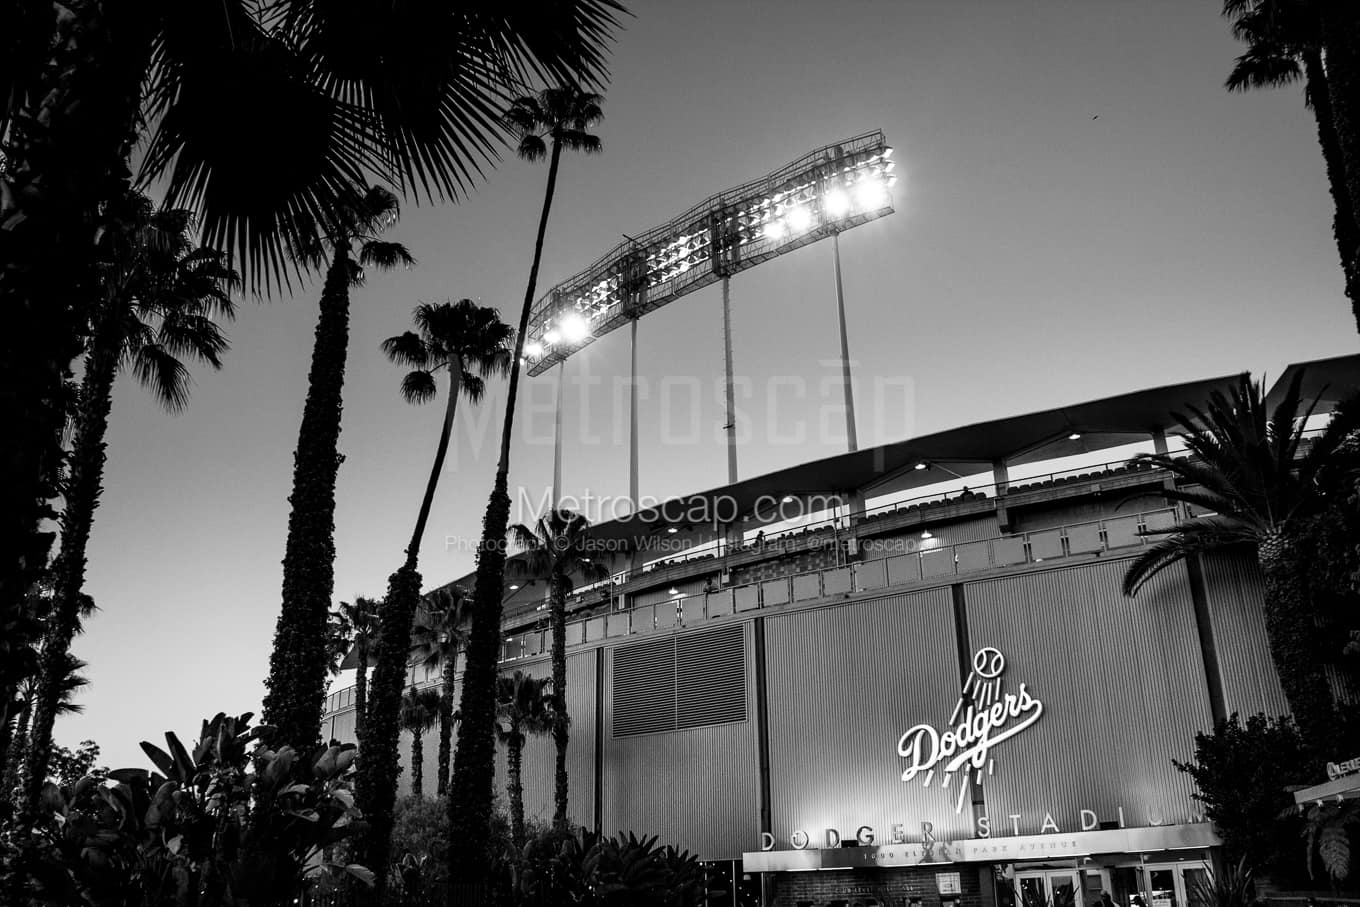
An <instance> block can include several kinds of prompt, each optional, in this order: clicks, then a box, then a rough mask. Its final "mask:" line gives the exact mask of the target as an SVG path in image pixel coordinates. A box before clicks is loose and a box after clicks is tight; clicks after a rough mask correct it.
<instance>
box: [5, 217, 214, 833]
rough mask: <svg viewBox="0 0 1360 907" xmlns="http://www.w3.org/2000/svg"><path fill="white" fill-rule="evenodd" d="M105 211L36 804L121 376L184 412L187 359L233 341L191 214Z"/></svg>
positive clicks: (37, 761)
mask: <svg viewBox="0 0 1360 907" xmlns="http://www.w3.org/2000/svg"><path fill="white" fill-rule="evenodd" d="M106 219H107V221H108V223H109V224H110V229H109V230H108V231H107V232H105V233H104V234H103V237H102V240H101V245H102V249H101V253H100V262H99V273H100V276H101V283H102V289H101V298H100V300H99V302H98V304H97V305H96V307H95V308H94V312H93V318H94V332H93V334H92V335H91V338H90V348H89V351H88V352H87V353H86V354H85V373H84V376H83V378H82V379H81V387H80V409H79V411H78V412H77V414H76V418H75V432H74V436H73V439H72V443H71V456H70V472H69V475H68V476H67V480H66V483H65V489H64V496H65V498H66V507H65V509H64V510H63V511H62V514H61V520H60V525H61V554H60V555H58V557H57V559H56V562H55V564H54V565H53V568H52V572H51V581H52V587H53V596H52V617H51V619H50V620H49V623H48V628H47V633H46V635H45V638H44V642H43V652H42V662H41V671H40V674H39V683H38V694H37V700H36V702H35V703H34V709H33V727H32V731H31V734H30V736H29V743H28V765H27V771H26V778H27V780H28V784H29V786H28V788H27V790H26V791H25V794H26V801H25V802H26V803H27V804H28V806H29V807H30V808H31V807H32V806H34V805H36V804H37V797H38V794H39V792H40V791H41V789H42V784H43V782H44V781H45V780H46V778H47V759H48V756H49V754H50V752H51V748H52V722H53V720H54V719H55V717H56V711H55V710H56V707H57V704H58V702H59V696H60V692H59V686H60V682H61V677H62V672H63V670H64V669H65V666H66V662H65V656H66V652H67V650H68V649H69V648H70V646H71V640H72V638H73V637H74V636H75V633H76V630H77V627H78V626H79V622H80V611H81V605H82V592H81V590H82V587H83V585H84V583H85V565H86V550H87V546H88V544H89V539H90V530H91V528H92V526H93V524H94V512H95V508H97V507H98V506H99V498H100V495H101V494H102V493H103V478H104V457H105V454H104V451H105V443H104V436H105V433H106V432H107V430H108V424H109V413H110V411H111V410H112V408H113V384H114V381H115V380H116V379H117V377H118V375H119V373H120V372H122V371H123V370H124V369H129V370H131V372H132V374H133V376H134V377H136V379H137V380H138V382H140V383H141V384H142V386H143V387H145V388H147V389H148V390H149V391H151V392H152V393H153V394H155V396H156V398H157V399H158V400H159V401H160V402H161V404H162V405H163V406H164V407H165V408H166V409H168V410H170V411H171V412H179V411H180V410H182V409H183V408H184V406H185V404H186V403H187V402H188V395H189V385H190V376H189V370H188V368H187V367H186V366H185V364H184V363H183V362H182V361H181V357H193V358H194V359H197V360H199V361H201V362H206V363H207V364H208V365H211V366H212V367H213V368H221V367H222V360H221V356H222V354H223V353H224V352H225V351H226V349H227V340H226V337H225V336H224V334H223V333H222V329H221V327H220V326H219V325H218V320H219V319H223V320H225V319H230V318H231V317H232V316H233V314H234V309H233V306H232V302H231V296H230V293H231V290H232V289H233V287H234V286H235V285H236V282H237V277H236V274H235V273H234V272H232V271H231V270H230V269H229V268H227V267H226V266H225V265H224V264H223V256H222V255H220V254H219V253H217V252H213V251H211V250H209V249H206V248H201V247H196V246H195V244H194V242H193V240H192V238H191V228H192V225H193V215H192V213H191V212H189V211H183V210H173V209H168V210H161V211H156V210H154V209H153V206H152V204H151V200H150V199H148V198H147V197H146V196H144V195H141V194H138V193H132V194H129V195H128V196H126V197H124V198H121V199H119V205H118V207H117V209H116V210H111V211H109V212H107V214H106Z"/></svg>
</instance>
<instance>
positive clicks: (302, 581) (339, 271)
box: [264, 188, 414, 750]
mask: <svg viewBox="0 0 1360 907" xmlns="http://www.w3.org/2000/svg"><path fill="white" fill-rule="evenodd" d="M397 214H398V204H397V199H396V197H395V196H394V195H392V193H390V192H388V191H387V190H385V189H381V188H371V189H369V190H368V191H367V192H366V193H365V194H364V196H363V197H362V199H360V200H358V201H357V202H355V203H353V204H351V205H349V206H348V207H346V208H345V209H344V210H343V211H342V212H339V213H337V214H336V215H335V216H334V217H333V218H332V219H331V221H330V222H329V230H328V231H327V232H321V231H323V230H325V228H326V227H327V225H325V224H318V225H317V226H316V229H317V230H318V232H317V233H314V234H312V235H310V236H305V237H303V238H301V239H299V240H298V241H297V242H296V244H295V248H294V256H295V257H296V258H297V259H299V260H300V261H304V262H307V263H309V264H310V265H316V264H318V263H319V262H320V261H322V260H325V259H329V266H328V267H327V268H326V283H325V286H324V288H323V289H322V292H321V313H320V316H319V317H318V319H317V323H316V339H315V342H314V343H313V346H312V365H311V370H310V371H309V372H308V375H307V399H306V402H305V403H304V404H303V408H302V426H301V428H300V429H299V430H298V441H297V448H296V452H295V453H294V455H293V492H292V494H291V495H289V497H288V502H289V504H290V505H292V507H291V510H290V511H289V513H288V537H287V541H286V542H285V543H284V553H283V604H282V607H281V608H280V610H279V619H278V623H277V625H276V627H275V630H274V648H273V651H272V652H271V654H270V657H269V677H268V678H267V679H266V681H265V685H266V686H267V687H268V693H267V694H266V695H265V698H264V718H265V720H266V721H267V722H269V723H270V724H271V725H274V726H276V727H278V729H279V734H280V737H279V739H280V740H281V741H285V742H287V743H289V744H291V745H293V746H296V747H298V748H299V749H302V750H310V749H311V748H312V747H314V746H316V745H317V744H318V743H319V742H320V739H321V711H322V707H323V703H324V701H325V698H326V663H327V652H326V621H327V615H328V613H329V611H330V607H331V595H332V592H333V591H334V587H335V481H336V476H337V474H338V473H339V470H340V461H341V459H342V458H341V456H340V452H339V443H340V413H341V409H342V396H343V390H344V385H345V360H346V357H347V356H348V353H349V291H350V289H351V288H352V287H355V286H358V285H360V284H361V283H362V282H363V279H364V274H365V268H380V269H387V268H394V267H398V266H403V265H405V266H409V265H411V264H412V263H413V261H414V260H413V259H412V258H411V255H410V253H409V252H407V250H406V247H405V246H403V245H401V244H400V243H395V242H386V241H383V240H381V239H379V238H378V237H379V235H380V234H381V233H382V232H383V230H385V229H386V228H387V227H388V226H390V225H391V224H392V223H393V222H394V221H395V219H396V217H397ZM356 247H357V249H356ZM394 705H395V703H394Z"/></svg>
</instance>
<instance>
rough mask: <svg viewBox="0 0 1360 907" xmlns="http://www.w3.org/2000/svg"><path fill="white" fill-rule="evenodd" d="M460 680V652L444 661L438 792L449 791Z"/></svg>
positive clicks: (440, 707)
mask: <svg viewBox="0 0 1360 907" xmlns="http://www.w3.org/2000/svg"><path fill="white" fill-rule="evenodd" d="M457 680H458V653H457V652H454V653H453V654H452V655H450V656H449V657H448V659H447V660H445V662H444V676H443V683H442V684H441V685H440V686H441V688H442V689H441V692H442V693H443V695H442V696H440V697H439V781H438V791H437V792H438V794H439V796H441V797H442V796H444V795H445V794H446V793H448V791H449V765H450V764H451V761H452V759H453V685H454V683H456V682H457Z"/></svg>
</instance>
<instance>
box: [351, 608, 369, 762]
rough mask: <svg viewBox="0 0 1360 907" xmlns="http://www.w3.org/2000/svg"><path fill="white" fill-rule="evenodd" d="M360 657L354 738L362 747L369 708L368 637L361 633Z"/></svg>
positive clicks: (355, 693)
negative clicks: (366, 713)
mask: <svg viewBox="0 0 1360 907" xmlns="http://www.w3.org/2000/svg"><path fill="white" fill-rule="evenodd" d="M355 648H356V649H358V655H359V670H358V671H357V672H355V675H354V737H355V739H357V740H358V741H359V745H360V746H361V747H362V746H363V743H364V717H365V709H366V708H367V706H368V636H367V634H366V632H360V634H359V642H358V644H357V645H356V646H355Z"/></svg>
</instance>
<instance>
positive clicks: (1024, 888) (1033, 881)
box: [1015, 869, 1083, 907]
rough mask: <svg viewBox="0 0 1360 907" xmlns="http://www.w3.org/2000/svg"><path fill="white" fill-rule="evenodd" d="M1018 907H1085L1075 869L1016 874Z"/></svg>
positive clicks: (1043, 870) (1042, 870)
mask: <svg viewBox="0 0 1360 907" xmlns="http://www.w3.org/2000/svg"><path fill="white" fill-rule="evenodd" d="M1015 899H1016V905H1017V907H1083V904H1082V899H1081V888H1080V886H1079V885H1078V884H1077V872H1076V870H1075V869H1037V870H1032V871H1029V872H1017V873H1016V874H1015Z"/></svg>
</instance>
